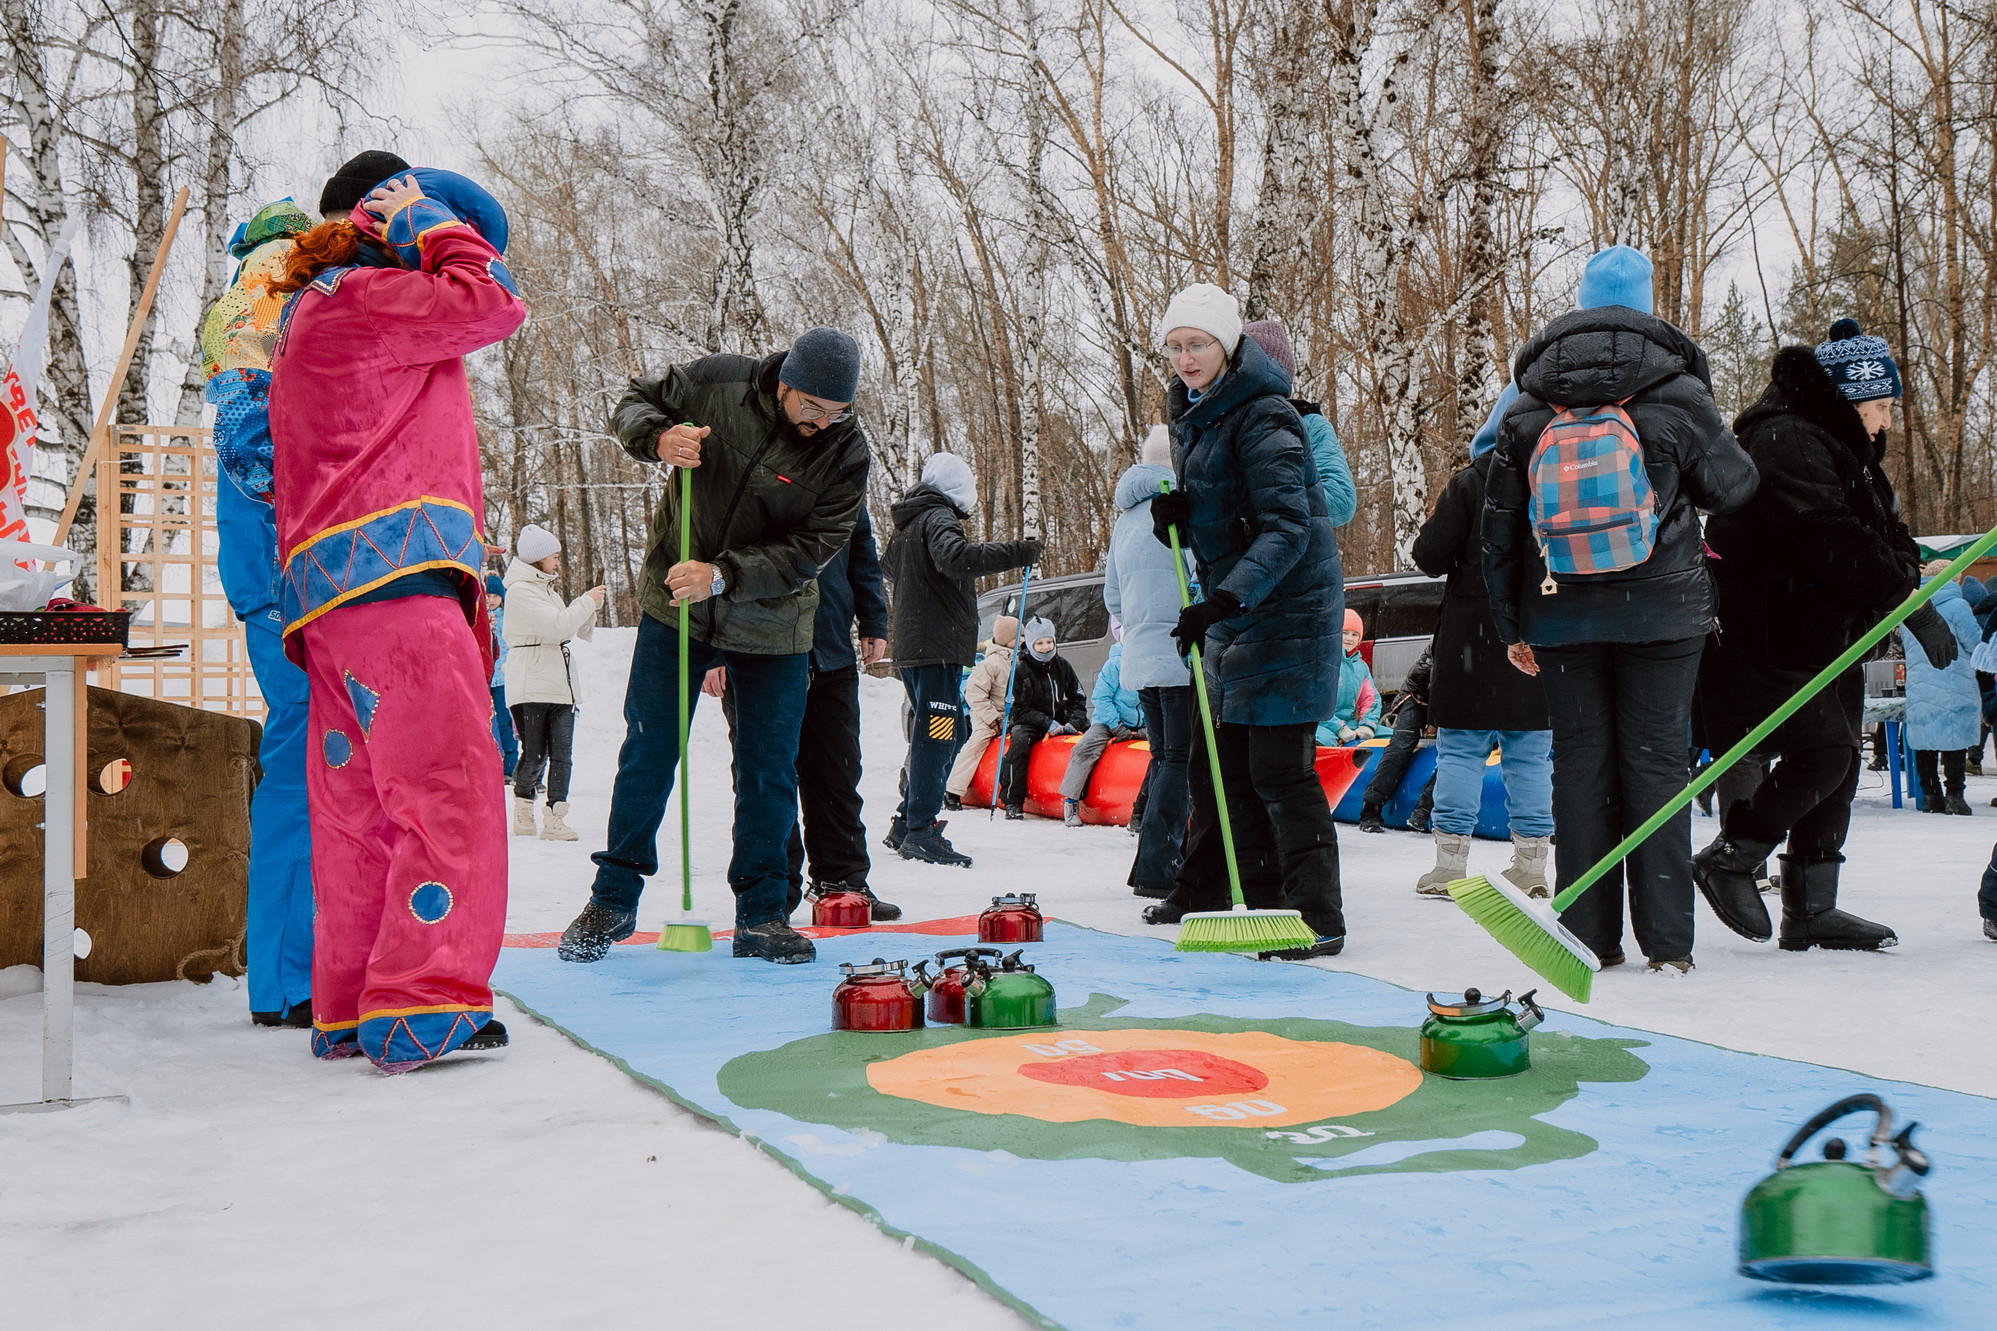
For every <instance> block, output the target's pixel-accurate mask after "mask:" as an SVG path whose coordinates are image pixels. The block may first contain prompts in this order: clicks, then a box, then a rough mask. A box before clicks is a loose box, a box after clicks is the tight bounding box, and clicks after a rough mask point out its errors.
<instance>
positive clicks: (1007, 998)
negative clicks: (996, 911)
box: [964, 948, 1055, 1030]
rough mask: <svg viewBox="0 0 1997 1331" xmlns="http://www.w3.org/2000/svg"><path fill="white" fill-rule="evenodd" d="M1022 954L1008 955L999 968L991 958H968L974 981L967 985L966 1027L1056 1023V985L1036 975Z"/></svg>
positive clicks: (1017, 1027)
mask: <svg viewBox="0 0 1997 1331" xmlns="http://www.w3.org/2000/svg"><path fill="white" fill-rule="evenodd" d="M1023 951H1025V949H1024V948H1022V949H1020V952H1023ZM1020 952H1012V953H1009V954H1008V955H1006V956H1005V957H1004V958H1002V959H1001V960H1000V962H999V965H998V966H997V968H996V969H994V968H993V966H992V964H991V960H990V959H989V958H986V957H971V958H967V960H969V962H970V963H971V978H970V980H969V981H968V982H967V983H966V984H965V985H964V1025H966V1026H976V1027H983V1028H985V1029H987V1030H1020V1029H1023V1028H1026V1027H1029V1026H1052V1025H1054V1024H1055V1021H1054V986H1053V985H1051V984H1049V983H1048V982H1047V981H1046V980H1044V979H1042V978H1041V977H1040V976H1038V975H1035V974H1034V973H1033V967H1031V966H1029V965H1027V964H1026V963H1025V962H1023V961H1021V960H1020V959H1019V958H1020Z"/></svg>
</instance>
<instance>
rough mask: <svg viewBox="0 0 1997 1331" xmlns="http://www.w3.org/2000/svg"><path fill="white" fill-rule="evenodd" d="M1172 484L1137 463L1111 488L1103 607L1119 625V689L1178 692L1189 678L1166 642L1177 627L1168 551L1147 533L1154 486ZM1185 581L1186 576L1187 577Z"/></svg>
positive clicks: (1154, 466)
mask: <svg viewBox="0 0 1997 1331" xmlns="http://www.w3.org/2000/svg"><path fill="white" fill-rule="evenodd" d="M1171 479H1172V469H1171V468H1170V467H1167V466H1164V465H1162V464H1160V463H1156V462H1140V463H1138V464H1137V465H1136V466H1134V467H1132V468H1130V469H1129V470H1128V471H1126V472H1124V473H1123V475H1122V476H1120V477H1118V478H1117V482H1116V506H1117V508H1118V509H1119V510H1120V511H1119V512H1118V513H1117V517H1116V526H1114V527H1112V528H1111V529H1110V533H1109V557H1108V558H1107V559H1106V560H1105V561H1104V564H1103V604H1104V605H1106V606H1108V607H1109V612H1110V613H1111V614H1112V615H1115V616H1116V617H1117V619H1118V620H1120V621H1121V622H1122V624H1123V641H1122V642H1120V643H1118V644H1117V648H1118V650H1120V651H1121V652H1122V653H1123V678H1124V680H1125V685H1124V687H1126V688H1129V689H1132V690H1135V689H1183V688H1190V687H1192V683H1193V674H1192V671H1191V670H1190V669H1188V668H1187V666H1186V662H1185V660H1184V659H1183V658H1182V657H1181V656H1180V655H1179V650H1178V647H1177V645H1176V644H1174V643H1173V641H1172V628H1173V626H1174V625H1176V624H1177V623H1178V622H1179V578H1178V575H1177V574H1175V573H1174V572H1173V571H1172V550H1171V547H1169V546H1167V545H1165V544H1164V543H1162V542H1161V541H1159V539H1158V538H1157V537H1156V536H1154V535H1153V534H1152V532H1151V501H1152V500H1153V499H1155V498H1157V496H1158V482H1160V481H1169V480H1171ZM1188 576H1189V577H1190V572H1189V573H1188Z"/></svg>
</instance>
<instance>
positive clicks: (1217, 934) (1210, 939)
mask: <svg viewBox="0 0 1997 1331" xmlns="http://www.w3.org/2000/svg"><path fill="white" fill-rule="evenodd" d="M1179 923H1180V929H1179V942H1178V950H1179V951H1181V952H1281V951H1283V950H1285V949H1286V948H1293V947H1309V946H1310V945H1311V944H1313V943H1315V942H1317V931H1316V930H1315V929H1313V928H1311V927H1310V926H1309V925H1308V924H1305V923H1304V917H1303V915H1302V914H1300V913H1299V912H1297V911H1293V910H1245V909H1243V908H1241V907H1238V906H1237V907H1236V908H1235V909H1233V910H1202V911H1194V912H1193V913H1192V914H1190V915H1188V916H1186V917H1185V918H1184V919H1182V920H1181V921H1180V922H1179Z"/></svg>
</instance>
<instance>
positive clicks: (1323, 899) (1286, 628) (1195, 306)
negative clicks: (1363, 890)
mask: <svg viewBox="0 0 1997 1331" xmlns="http://www.w3.org/2000/svg"><path fill="white" fill-rule="evenodd" d="M1158 329H1159V342H1160V344H1161V345H1162V346H1163V347H1164V350H1165V353H1166V355H1167V356H1169V357H1170V358H1171V364H1172V369H1173V371H1174V372H1175V373H1176V375H1177V378H1176V379H1174V381H1173V383H1172V390H1171V422H1172V462H1173V470H1174V471H1175V472H1176V473H1177V475H1178V484H1177V486H1176V487H1175V491H1174V493H1172V494H1170V495H1161V496H1159V497H1158V498H1157V499H1155V500H1153V501H1152V503H1151V517H1152V522H1153V525H1154V527H1155V529H1156V531H1157V533H1158V538H1159V539H1160V540H1164V539H1165V538H1166V527H1167V526H1168V525H1170V524H1176V525H1177V526H1178V528H1179V533H1180V537H1181V539H1182V540H1186V541H1188V542H1189V543H1190V545H1191V547H1192V551H1193V557H1194V559H1195V560H1196V561H1197V562H1198V565H1199V578H1200V586H1201V587H1203V588H1205V589H1206V599H1205V600H1204V601H1202V602H1200V603H1199V604H1197V605H1194V606H1191V607H1189V608H1188V609H1187V610H1186V611H1185V612H1184V613H1183V614H1182V615H1181V616H1180V619H1179V625H1178V627H1177V628H1176V629H1174V630H1173V637H1174V638H1176V639H1177V640H1178V642H1179V645H1180V650H1181V651H1185V650H1187V649H1188V648H1189V647H1191V646H1193V645H1199V646H1200V647H1201V650H1202V652H1203V653H1204V657H1205V665H1206V675H1207V690H1208V695H1209V698H1210V699H1211V701H1212V705H1213V709H1214V722H1215V747H1216V748H1217V749H1218V751H1219V755H1220V765H1221V776H1222V781H1223V783H1224V784H1225V786H1226V787H1227V792H1228V815H1229V819H1230V821H1231V823H1232V826H1233V830H1234V840H1235V850H1236V856H1237V860H1238V862H1239V866H1240V870H1241V889H1242V894H1243V895H1244V896H1245V897H1246V898H1247V900H1248V904H1249V905H1250V906H1252V907H1258V908H1269V907H1278V908H1286V909H1290V910H1296V911H1300V912H1302V914H1303V917H1304V922H1305V923H1306V924H1308V925H1310V927H1311V928H1312V929H1313V930H1315V931H1316V933H1317V935H1318V941H1317V943H1316V944H1314V945H1313V946H1312V947H1310V948H1304V949H1298V950H1296V951H1294V952H1285V953H1281V954H1278V955H1281V956H1282V957H1283V958H1284V959H1286V960H1295V959H1301V958H1303V957H1306V956H1335V955H1337V953H1338V951H1339V950H1340V949H1341V948H1342V947H1343V946H1344V941H1345V915H1344V910H1343V906H1342V901H1341V897H1340V892H1339V881H1338V833H1337V832H1336V831H1335V830H1334V829H1333V825H1332V821H1331V808H1330V805H1329V804H1328V803H1327V802H1326V800H1325V797H1324V787H1323V786H1322V785H1320V784H1319V782H1318V779H1317V771H1316V762H1317V741H1316V730H1317V723H1318V722H1320V721H1322V720H1324V719H1325V718H1326V717H1328V716H1330V715H1331V714H1332V710H1333V708H1334V707H1335V706H1336V704H1337V696H1338V666H1339V659H1340V657H1341V656H1342V655H1343V651H1342V648H1341V644H1340V641H1339V630H1340V627H1341V625H1342V624H1343V621H1344V617H1345V580H1344V578H1343V576H1342V575H1341V573H1340V571H1339V565H1338V541H1337V538H1336V536H1335V535H1334V534H1333V532H1332V526H1331V518H1330V516H1329V513H1328V510H1327V508H1326V505H1325V497H1324V487H1323V486H1322V485H1321V484H1319V482H1318V474H1317V466H1316V464H1315V463H1314V462H1312V461H1311V454H1310V450H1309V448H1308V447H1307V446H1306V445H1305V442H1304V427H1303V422H1302V421H1301V420H1300V419H1299V417H1298V416H1297V413H1296V409H1295V408H1294V407H1292V406H1291V405H1290V402H1289V397H1290V391H1291V386H1290V377H1289V376H1288V375H1287V374H1285V373H1284V372H1283V371H1282V369H1281V368H1280V367H1279V366H1277V364H1276V363H1275V362H1274V361H1272V360H1270V359H1269V355H1268V353H1267V352H1265V351H1263V350H1262V348H1261V347H1260V346H1258V345H1257V344H1256V343H1255V341H1254V339H1253V338H1244V337H1243V336H1242V332H1241V314H1240V310H1239V307H1238V306H1237V305H1236V303H1235V300H1234V297H1232V296H1230V295H1228V294H1227V293H1226V292H1225V291H1222V290H1221V289H1220V288H1218V287H1214V286H1209V285H1206V284H1199V285H1195V286H1192V287H1189V288H1187V289H1186V290H1185V291H1182V292H1180V293H1179V295H1178V296H1176V297H1174V298H1173V300H1172V303H1171V305H1170V306H1169V307H1168V308H1167V309H1166V312H1165V317H1164V318H1163V319H1161V320H1160V321H1159V324H1158ZM1187 773H1188V776H1189V778H1190V782H1191V786H1192V803H1193V815H1192V825H1191V828H1190V830H1189V831H1188V833H1187V837H1186V843H1185V856H1184V860H1183V862H1182V863H1181V865H1180V868H1179V876H1178V880H1177V882H1176V883H1175V884H1174V886H1173V889H1172V894H1171V896H1169V897H1167V898H1166V899H1165V900H1164V901H1161V902H1159V903H1158V904H1157V905H1155V906H1152V907H1149V908H1148V909H1146V911H1145V912H1144V918H1145V920H1146V921H1147V922H1148V923H1151V924H1175V923H1177V922H1178V920H1179V919H1180V918H1181V917H1182V916H1184V915H1185V914H1186V913H1188V912H1190V911H1209V910H1226V909H1227V907H1228V901H1229V893H1228V884H1227V866H1226V861H1225V859H1224V856H1223V850H1222V845H1221V839H1220V828H1219V808H1218V803H1217V801H1216V800H1215V798H1214V792H1213V788H1212V787H1213V783H1212V780H1211V777H1210V776H1209V764H1208V761H1207V755H1206V738H1205V735H1204V734H1203V733H1202V729H1201V728H1200V727H1195V728H1194V730H1193V751H1192V753H1191V755H1190V756H1189V758H1188V760H1187Z"/></svg>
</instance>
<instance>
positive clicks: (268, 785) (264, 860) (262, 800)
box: [243, 610, 312, 1012]
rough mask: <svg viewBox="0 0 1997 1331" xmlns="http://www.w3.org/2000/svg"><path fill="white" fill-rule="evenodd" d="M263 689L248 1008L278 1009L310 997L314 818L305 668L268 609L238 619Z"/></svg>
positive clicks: (254, 801)
mask: <svg viewBox="0 0 1997 1331" xmlns="http://www.w3.org/2000/svg"><path fill="white" fill-rule="evenodd" d="M243 638H244V641H245V643H246V645H247V646H248V648H249V653H250V666H251V668H252V669H253V670H255V671H256V676H257V688H258V689H259V690H260V691H261V692H262V693H263V699H264V723H263V742H262V744H261V745H260V746H259V747H258V749H257V762H258V764H259V765H260V766H261V767H262V768H263V779H262V780H261V781H258V782H257V790H256V794H254V795H252V796H251V797H250V870H249V873H250V900H249V911H248V915H247V917H246V920H245V922H246V924H247V925H248V931H247V933H246V934H245V935H244V950H245V952H246V954H247V960H248V962H249V989H250V1011H252V1012H284V1011H286V1010H288V1009H290V1008H291V1007H293V1006H294V1005H296V1004H299V1003H303V1002H305V1001H307V1000H308V999H310V998H311V997H312V821H311V816H310V814H309V812H308V811H307V807H306V800H305V747H306V744H305V741H306V732H307V731H308V730H309V729H310V726H309V725H308V723H307V706H306V705H307V702H308V700H309V698H310V695H311V685H310V684H309V683H308V681H307V680H306V677H305V672H304V671H303V670H300V669H299V668H298V667H297V666H295V665H293V664H292V663H291V662H290V661H289V660H288V659H286V657H285V655H284V635H283V633H282V632H281V631H280V630H279V627H278V624H277V620H276V618H275V617H274V613H273V612H272V611H269V610H265V611H263V612H261V613H259V614H254V615H251V616H250V617H249V618H247V619H245V620H244V621H243Z"/></svg>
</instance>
